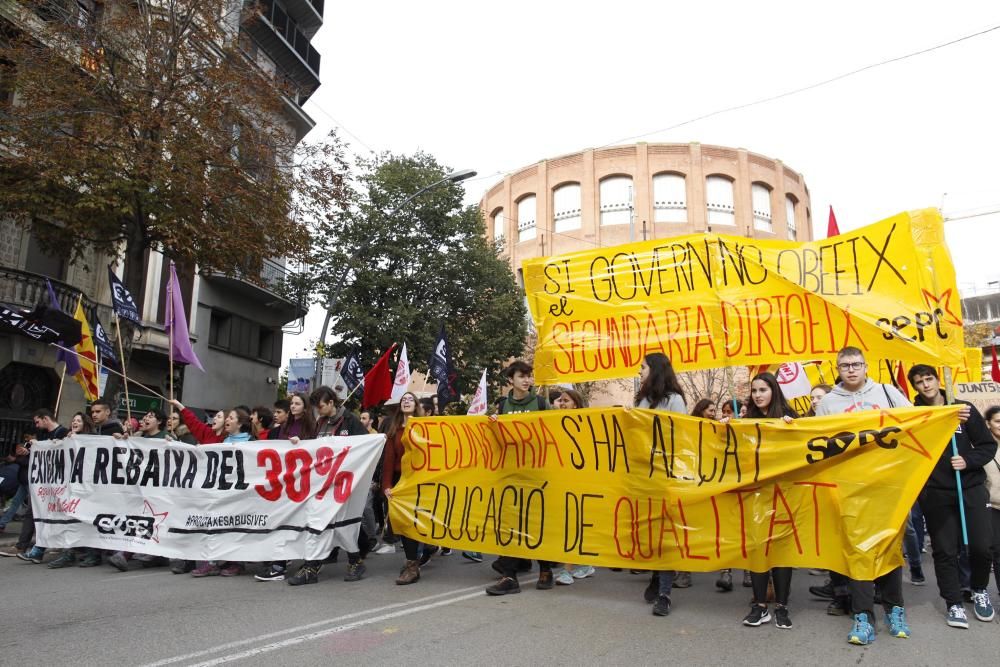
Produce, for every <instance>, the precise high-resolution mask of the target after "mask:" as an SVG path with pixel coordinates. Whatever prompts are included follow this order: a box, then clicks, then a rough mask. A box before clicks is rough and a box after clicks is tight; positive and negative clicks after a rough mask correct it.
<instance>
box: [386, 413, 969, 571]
mask: <svg viewBox="0 0 1000 667" xmlns="http://www.w3.org/2000/svg"><path fill="white" fill-rule="evenodd" d="M957 424H958V407H957V406H952V407H947V408H906V409H896V410H891V411H871V412H865V413H858V414H852V415H837V416H832V417H822V418H809V419H798V420H795V421H794V422H793V423H791V424H785V423H784V422H782V421H780V420H736V421H732V422H730V423H728V424H721V423H719V422H714V421H708V420H704V419H698V418H695V417H688V416H684V415H677V414H674V413H665V412H656V411H651V410H623V409H621V408H608V409H597V408H593V409H589V410H571V411H545V412H534V413H526V414H520V415H506V416H501V417H499V419H497V420H496V421H491V420H490V419H489V418H486V417H433V418H417V419H411V420H410V421H409V422H408V423H407V430H406V435H405V441H406V447H407V450H406V454H405V455H404V456H403V460H402V473H403V474H402V479H401V480H400V482H399V483H398V484H397V485H396V486H395V487H394V488H393V490H392V499H391V501H390V518H391V520H392V525H393V528H394V529H395V530H396V531H397V532H398V533H402V534H404V535H407V536H409V537H412V538H413V539H416V540H419V541H423V542H430V543H432V544H441V545H444V546H448V547H452V548H455V549H466V550H470V551H480V552H484V553H496V554H504V555H510V556H519V557H523V558H534V559H540V560H550V561H556V562H572V563H580V564H590V565H602V566H611V567H630V568H641V569H649V570H672V569H681V570H689V571H711V570H718V569H722V568H730V567H742V568H747V569H750V570H752V571H754V572H765V571H767V570H768V569H769V568H771V567H778V566H789V567H822V568H828V569H831V570H835V571H837V572H842V573H844V574H847V575H849V576H851V577H854V578H857V579H865V580H869V579H874V578H875V577H876V576H879V575H881V574H884V573H885V572H887V571H889V570H891V569H892V568H894V567H896V566H897V565H899V564H900V562H901V550H900V547H899V538H900V535H901V529H902V527H903V525H904V522H905V521H906V517H907V515H908V514H909V511H910V507H911V506H912V505H913V502H914V500H915V499H916V496H917V494H918V492H919V491H920V489H921V487H922V486H923V483H924V480H925V479H927V477H928V475H929V474H930V471H931V470H932V469H933V467H934V465H935V463H936V462H937V460H938V458H939V457H940V455H941V452H942V451H943V449H944V448H945V446H947V444H948V438H949V436H950V434H951V433H952V432H953V431H954V429H955V427H956V426H957Z"/></svg>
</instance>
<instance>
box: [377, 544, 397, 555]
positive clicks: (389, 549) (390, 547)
mask: <svg viewBox="0 0 1000 667" xmlns="http://www.w3.org/2000/svg"><path fill="white" fill-rule="evenodd" d="M375 553H377V554H394V553H396V545H395V544H383V545H382V546H380V547H379V548H378V549H376V550H375Z"/></svg>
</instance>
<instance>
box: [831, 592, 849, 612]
mask: <svg viewBox="0 0 1000 667" xmlns="http://www.w3.org/2000/svg"><path fill="white" fill-rule="evenodd" d="M826 613H827V614H829V615H830V616H850V614H851V598H850V597H849V596H847V595H838V596H836V597H834V598H833V600H831V601H830V604H828V605H827V606H826Z"/></svg>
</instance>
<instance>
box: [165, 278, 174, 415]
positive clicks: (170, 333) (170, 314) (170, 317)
mask: <svg viewBox="0 0 1000 667" xmlns="http://www.w3.org/2000/svg"><path fill="white" fill-rule="evenodd" d="M171 264H173V261H172V260H171ZM173 297H174V294H173V280H168V281H167V322H168V323H169V324H170V328H169V329H167V338H168V340H169V343H168V347H167V349H168V350H169V353H168V354H167V358H168V360H169V361H168V364H167V366H168V368H169V373H170V375H169V380H168V384H169V392H170V414H171V415H172V414H174V403H173V401H174V298H173Z"/></svg>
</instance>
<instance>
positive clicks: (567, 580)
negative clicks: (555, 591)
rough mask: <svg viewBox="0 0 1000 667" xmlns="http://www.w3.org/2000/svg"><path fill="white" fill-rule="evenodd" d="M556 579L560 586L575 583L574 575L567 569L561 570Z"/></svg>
mask: <svg viewBox="0 0 1000 667" xmlns="http://www.w3.org/2000/svg"><path fill="white" fill-rule="evenodd" d="M555 581H556V583H557V584H559V585H560V586H569V585H570V584H572V583H573V575H572V574H570V573H569V572H567V571H566V570H559V573H558V574H556V576H555Z"/></svg>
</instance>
